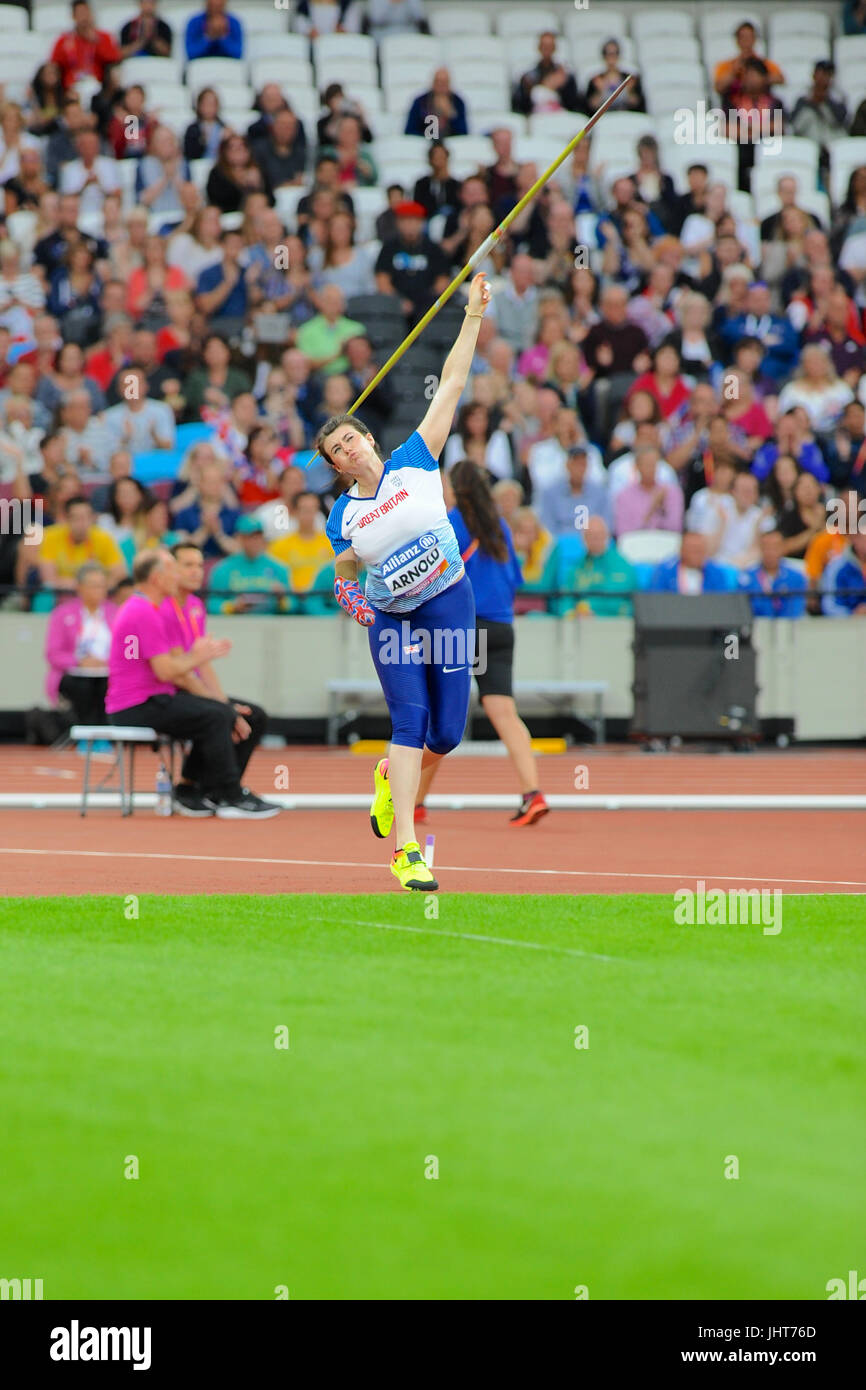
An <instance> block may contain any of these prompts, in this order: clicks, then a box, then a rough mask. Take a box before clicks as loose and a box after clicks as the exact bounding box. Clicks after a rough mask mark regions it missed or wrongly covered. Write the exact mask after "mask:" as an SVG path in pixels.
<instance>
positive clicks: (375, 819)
mask: <svg viewBox="0 0 866 1390" xmlns="http://www.w3.org/2000/svg"><path fill="white" fill-rule="evenodd" d="M373 787H374V792H373V800H372V801H371V802H370V824H371V825H372V827H373V834H374V835H376V836H377V837H378V838H379V839H380V840H386V839H387V838H388V836H389V835H390V834H391V826H392V825H393V824H394V803H393V801H392V800H391V783H390V782H389V781H388V759H387V758H380V759H379V761H378V762H377V764H376V766H375V768H374V770H373Z"/></svg>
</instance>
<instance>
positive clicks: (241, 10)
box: [229, 4, 289, 41]
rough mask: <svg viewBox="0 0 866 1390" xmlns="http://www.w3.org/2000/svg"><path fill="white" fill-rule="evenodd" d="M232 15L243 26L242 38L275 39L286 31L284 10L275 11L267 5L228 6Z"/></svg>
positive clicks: (286, 24)
mask: <svg viewBox="0 0 866 1390" xmlns="http://www.w3.org/2000/svg"><path fill="white" fill-rule="evenodd" d="M229 9H230V10H231V11H232V13H233V14H236V15H237V17H238V19H239V20H240V21H241V24H242V25H243V26H244V38H245V39H246V40H247V41H249V39H250V38H251V37H252V36H253V35H254V34H255V35H264V37H266V38H269V39H270V38H276V37H277V36H278V35H282V34H285V33H286V32H287V30H288V27H289V26H288V19H289V16H288V15H287V13H286V11H285V10H278V9H275V8H274V7H273V6H270V7H269V6H267V5H260V4H256V5H243V6H238V5H237V4H233V5H230V6H229Z"/></svg>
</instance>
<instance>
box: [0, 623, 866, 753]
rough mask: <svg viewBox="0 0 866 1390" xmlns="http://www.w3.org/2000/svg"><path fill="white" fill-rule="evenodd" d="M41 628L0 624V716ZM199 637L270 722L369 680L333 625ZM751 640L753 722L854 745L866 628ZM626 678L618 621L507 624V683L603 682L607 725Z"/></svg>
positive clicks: (18, 687)
mask: <svg viewBox="0 0 866 1390" xmlns="http://www.w3.org/2000/svg"><path fill="white" fill-rule="evenodd" d="M47 622H48V617H47V615H46V614H42V613H0V709H6V710H16V709H29V708H30V707H31V706H33V705H37V704H42V705H44V704H45V697H44V694H43V683H44V678H45V665H44V660H43V655H42V652H43V647H44V643H45V629H46V626H47ZM211 630H212V631H213V632H214V634H215V635H217V636H220V637H228V638H230V639H231V641H232V643H233V648H232V651H231V653H230V655H229V656H228V657H227V658H226V659H225V660H224V661H222V662H221V663H220V668H219V669H220V676H221V679H222V681H223V684H224V686H225V688H226V689H227V690H229V691H230V692H231V693H232V694H236V695H246V696H249V697H250V698H251V699H253V700H256V701H258V702H259V703H261V704H262V705H264V707H265V708H266V709H267V710H268V711H269V712H270V713H271V714H273V715H275V716H279V717H282V718H315V717H320V716H323V715H324V714H325V709H326V694H325V682H326V681H327V680H329V679H330V678H332V677H339V676H344V677H351V676H364V677H367V678H370V677H372V675H373V669H372V665H371V662H370V655H369V649H368V646H367V636H366V633H365V632H364V631H363V630H362V629H361V628H360V627H358V626H357V624H355V623H350V622H348V621H344V620H342V619H340V618H337V617H333V618H255V617H234V618H233V617H216V618H213V619H212V620H211ZM754 631H755V645H756V648H757V652H758V681H759V684H760V695H759V700H758V712H759V714H760V715H761V717H762V718H780V719H781V718H787V719H793V720H794V721H795V728H796V733H797V737H798V738H802V739H853V738H866V698H864V691H866V624H864V623H863V622H861V621H859V620H857V619H850V620H846V619H841V618H840V619H832V618H828V619H817V620H810V619H804V620H802V621H800V622H773V621H768V620H763V621H761V620H759V621H758V622H756V624H755V629H754ZM632 667H633V656H632V622H631V619H629V618H605V619H599V618H587V619H581V620H577V621H576V620H574V619H557V618H547V617H524V618H519V619H518V621H517V656H516V664H515V676H516V678H517V679H518V680H531V679H539V678H541V679H543V678H547V679H550V680H567V679H569V678H576V679H581V680H606V681H608V682H609V684H610V691H609V694H608V698H607V701H606V714H607V716H608V717H609V718H612V719H615V718H629V717H630V716H631V713H632V709H633V701H632V693H631V683H632Z"/></svg>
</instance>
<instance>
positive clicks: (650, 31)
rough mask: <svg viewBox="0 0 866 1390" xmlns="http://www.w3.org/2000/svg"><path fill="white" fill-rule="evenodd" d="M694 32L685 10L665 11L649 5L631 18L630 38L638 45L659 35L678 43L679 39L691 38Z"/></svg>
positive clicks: (691, 20)
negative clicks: (642, 11)
mask: <svg viewBox="0 0 866 1390" xmlns="http://www.w3.org/2000/svg"><path fill="white" fill-rule="evenodd" d="M694 32H695V25H694V20H693V19H692V16H691V15H690V14H689V13H688V11H687V10H667V9H664V8H663V7H662V6H660V5H659V6H656V5H651V6H650V7H649V9H647V10H646V11H645V12H644V13H642V14H635V15H633V16H632V21H631V33H632V38H633V39H634V41H635V43H636V44H638V45H640V44H642V43H643V42H644V41H645V40H646V39H649V38H656V37H658V36H659V35H663V36H664V37H666V38H673V39H675V41H676V42H677V43H679V42H680V39H681V37H692V36H693V35H694Z"/></svg>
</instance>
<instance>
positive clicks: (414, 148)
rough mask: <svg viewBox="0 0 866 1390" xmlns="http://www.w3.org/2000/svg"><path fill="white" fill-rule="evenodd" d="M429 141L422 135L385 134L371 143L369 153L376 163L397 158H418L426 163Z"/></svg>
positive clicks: (379, 163)
mask: <svg viewBox="0 0 866 1390" xmlns="http://www.w3.org/2000/svg"><path fill="white" fill-rule="evenodd" d="M428 149H429V143H428V141H426V140H425V139H424V137H423V136H422V135H386V136H385V137H384V138H383V139H382V140H376V141H374V143H373V147H372V150H371V154H372V156H373V158H374V159H375V161H376V164H377V165H379V166H381V165H382V164H384V163H386V162H391V161H393V160H395V159H398V160H404V159H406V160H413V159H420V160H421V162H422V164H423V163H426V160H427V151H428Z"/></svg>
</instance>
